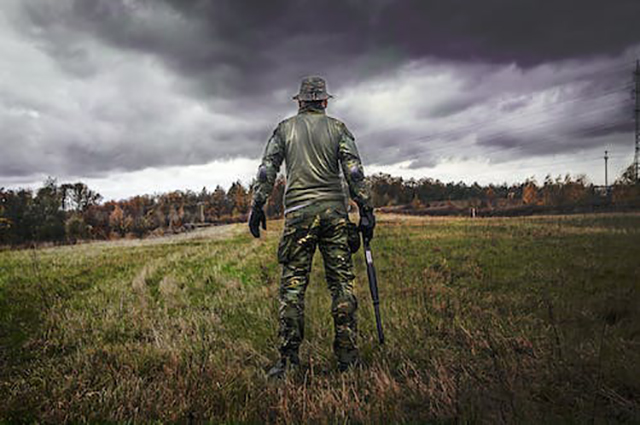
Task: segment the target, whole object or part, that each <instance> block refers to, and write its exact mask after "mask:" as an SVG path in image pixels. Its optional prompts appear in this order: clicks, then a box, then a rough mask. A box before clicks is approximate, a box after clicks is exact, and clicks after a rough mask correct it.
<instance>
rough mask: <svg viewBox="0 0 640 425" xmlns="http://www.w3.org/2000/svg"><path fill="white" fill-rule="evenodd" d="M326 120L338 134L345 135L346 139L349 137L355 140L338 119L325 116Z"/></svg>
mask: <svg viewBox="0 0 640 425" xmlns="http://www.w3.org/2000/svg"><path fill="white" fill-rule="evenodd" d="M327 119H328V120H329V122H330V123H331V124H332V125H333V126H335V128H337V129H338V130H339V131H340V132H342V133H344V134H346V135H347V136H348V137H350V138H352V139H355V137H354V136H353V134H351V132H350V131H349V129H348V128H347V125H346V124H345V123H344V122H343V121H341V120H339V119H337V118H334V117H330V116H328V115H327Z"/></svg>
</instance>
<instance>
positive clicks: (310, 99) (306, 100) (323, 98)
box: [292, 93, 333, 102]
mask: <svg viewBox="0 0 640 425" xmlns="http://www.w3.org/2000/svg"><path fill="white" fill-rule="evenodd" d="M332 98H333V96H332V95H330V94H329V93H326V94H324V95H323V96H321V97H316V98H313V97H311V96H304V95H301V94H300V93H298V94H297V95H295V96H293V97H292V99H293V100H302V101H305V102H309V101H314V100H327V99H332Z"/></svg>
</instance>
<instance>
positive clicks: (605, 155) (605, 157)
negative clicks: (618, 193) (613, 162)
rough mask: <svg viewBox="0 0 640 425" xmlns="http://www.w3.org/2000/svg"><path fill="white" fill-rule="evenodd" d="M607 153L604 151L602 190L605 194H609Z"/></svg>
mask: <svg viewBox="0 0 640 425" xmlns="http://www.w3.org/2000/svg"><path fill="white" fill-rule="evenodd" d="M608 154H609V151H604V189H605V191H606V192H607V193H609V169H608V162H609V155H608Z"/></svg>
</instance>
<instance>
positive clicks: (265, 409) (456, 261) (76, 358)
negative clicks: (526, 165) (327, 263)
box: [0, 215, 640, 423]
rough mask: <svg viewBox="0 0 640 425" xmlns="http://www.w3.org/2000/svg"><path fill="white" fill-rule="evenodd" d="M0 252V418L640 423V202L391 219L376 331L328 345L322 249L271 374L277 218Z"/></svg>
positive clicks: (380, 264) (381, 264)
mask: <svg viewBox="0 0 640 425" xmlns="http://www.w3.org/2000/svg"><path fill="white" fill-rule="evenodd" d="M268 225H269V226H270V227H269V231H268V232H266V237H263V238H262V239H260V240H254V239H253V238H251V237H250V235H249V234H248V231H247V230H246V228H245V226H244V225H231V226H222V227H217V228H213V229H207V230H204V231H201V232H197V233H191V234H188V235H181V236H177V237H171V238H164V239H157V240H144V241H122V242H112V243H92V244H85V245H77V246H68V247H58V248H48V249H39V250H22V251H4V252H0V422H3V421H7V420H17V419H21V420H26V421H33V420H37V421H46V422H58V421H63V420H71V421H83V420H88V421H105V420H106V421H125V420H135V421H150V420H159V421H190V420H195V421H207V420H210V421H214V422H220V421H227V422H265V421H267V422H300V421H303V422H309V421H311V422H332V423H333V422H380V423H383V422H384V423H387V422H424V421H429V420H432V421H438V422H449V421H469V422H490V423H494V422H518V423H522V422H525V423H526V422H550V421H553V422H574V423H582V422H587V421H592V420H594V421H595V422H605V421H606V422H638V421H640V288H639V285H640V215H598V216H594V215H591V216H571V217H535V218H518V219H476V220H471V219H460V218H446V219H437V218H436V219H434V218H417V217H405V216H403V217H398V216H390V215H388V216H384V215H382V216H380V217H379V226H378V229H377V235H376V239H375V240H374V242H373V249H374V256H375V259H376V266H377V269H378V278H379V281H380V294H381V299H382V306H381V309H382V317H383V321H384V326H385V331H386V336H387V344H386V345H385V346H384V347H381V346H379V345H378V344H377V340H376V334H375V323H374V320H373V311H372V308H371V301H370V296H369V293H368V286H367V281H366V273H365V271H364V263H363V261H362V252H358V254H357V255H356V265H357V275H358V277H357V294H358V297H359V306H360V308H359V327H360V340H359V344H360V348H361V354H362V360H363V364H362V366H361V367H359V368H357V369H354V370H351V371H349V372H347V373H344V374H340V373H339V372H337V370H336V365H335V363H334V359H333V357H332V352H331V342H332V337H333V327H332V322H331V316H330V311H329V309H330V297H329V294H328V291H327V289H326V285H325V283H324V280H323V271H322V267H321V258H320V257H319V256H317V257H316V259H315V263H314V264H315V267H314V272H313V273H312V275H311V284H310V286H309V291H308V294H307V310H306V312H307V314H306V317H307V328H306V335H305V337H306V342H305V343H304V344H303V346H302V348H301V359H302V362H303V367H302V368H301V370H300V371H299V372H298V373H297V374H295V375H293V376H290V377H289V378H288V379H287V380H286V381H284V382H280V383H273V382H269V381H268V380H267V379H266V377H265V370H266V369H267V368H268V367H269V366H270V364H271V363H272V362H273V361H274V360H276V359H277V350H276V346H275V344H276V331H277V320H276V318H277V302H276V293H277V286H278V276H279V267H278V265H277V263H276V258H275V251H276V245H277V241H278V238H279V233H280V231H281V228H282V223H281V222H269V223H268Z"/></svg>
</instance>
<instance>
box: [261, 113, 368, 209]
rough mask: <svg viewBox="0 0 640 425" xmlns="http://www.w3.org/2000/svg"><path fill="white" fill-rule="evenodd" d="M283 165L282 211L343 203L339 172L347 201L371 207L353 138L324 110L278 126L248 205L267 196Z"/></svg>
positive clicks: (299, 116)
mask: <svg viewBox="0 0 640 425" xmlns="http://www.w3.org/2000/svg"><path fill="white" fill-rule="evenodd" d="M283 161H284V162H285V163H286V173H287V174H286V176H287V186H286V190H285V195H284V205H285V211H286V212H287V211H291V210H293V209H298V208H302V207H304V206H306V205H309V204H311V203H312V202H315V201H324V200H341V201H346V198H345V193H344V190H343V185H342V178H341V172H342V175H343V176H344V178H345V179H346V181H347V185H348V187H349V193H350V195H351V198H353V200H354V201H355V202H356V203H357V204H358V206H360V207H361V208H366V209H368V208H371V201H370V195H369V190H368V187H367V186H366V182H365V180H364V170H363V168H362V163H361V161H360V156H359V155H358V150H357V148H356V144H355V139H354V137H353V135H352V134H351V132H350V131H349V130H348V129H347V127H346V126H345V125H344V123H342V122H341V121H339V120H337V119H335V118H331V117H329V116H327V115H326V114H325V113H324V110H317V109H307V110H301V111H300V112H299V113H298V115H295V116H293V117H291V118H288V119H286V120H284V121H282V122H281V123H280V124H278V127H277V128H276V129H275V130H274V132H273V135H272V136H271V138H270V139H269V141H268V142H267V146H266V148H265V150H264V155H263V157H262V164H261V165H260V167H259V169H258V176H257V179H256V183H255V186H254V188H253V193H254V194H253V203H254V204H255V205H258V206H262V205H263V204H264V203H265V202H266V200H267V197H268V196H269V195H270V194H271V191H272V189H273V185H274V182H275V179H276V175H277V173H278V171H279V170H280V165H281V164H282V162H283Z"/></svg>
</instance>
